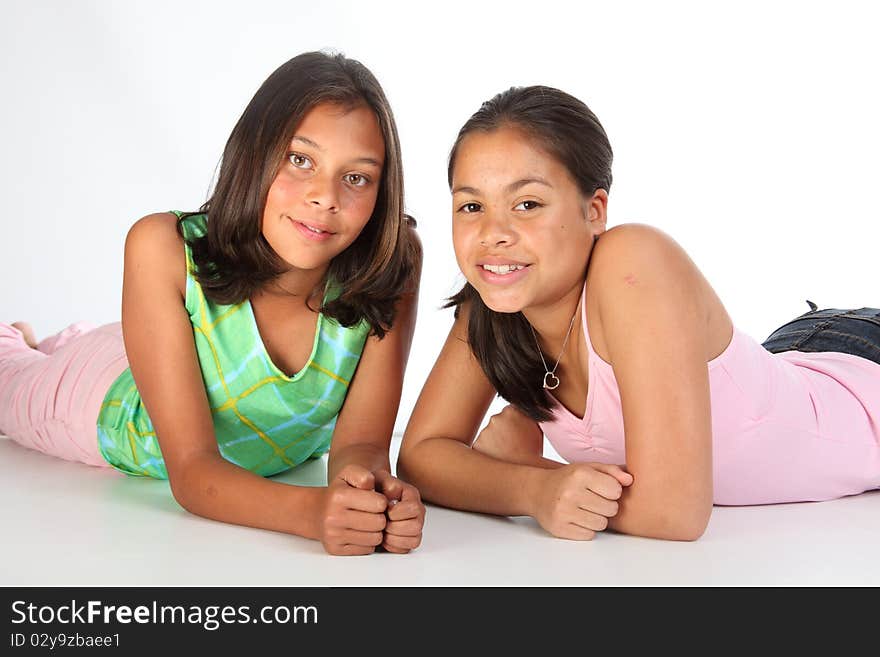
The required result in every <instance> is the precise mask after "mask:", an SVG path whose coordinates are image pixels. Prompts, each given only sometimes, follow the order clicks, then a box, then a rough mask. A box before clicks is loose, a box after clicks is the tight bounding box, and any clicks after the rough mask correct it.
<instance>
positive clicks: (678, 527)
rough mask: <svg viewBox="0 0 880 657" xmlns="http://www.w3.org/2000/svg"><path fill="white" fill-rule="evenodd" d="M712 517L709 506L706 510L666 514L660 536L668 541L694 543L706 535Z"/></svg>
mask: <svg viewBox="0 0 880 657" xmlns="http://www.w3.org/2000/svg"><path fill="white" fill-rule="evenodd" d="M711 515H712V507H711V505H710V506H709V507H708V508H707V509H705V510H704V509H688V510H686V511H681V512H678V513H672V514H668V515H667V517H666V518H664V519H663V522H662V530H661V532H660V533H661V534H662V535H661V536H658V538H665V539H666V540H670V541H687V542H691V541H696V540H697V539H699V538H700V537H701V536H702V535H703V534H705V533H706V528H707V527H708V526H709V518H710V516H711Z"/></svg>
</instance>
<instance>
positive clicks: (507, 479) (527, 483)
mask: <svg viewBox="0 0 880 657" xmlns="http://www.w3.org/2000/svg"><path fill="white" fill-rule="evenodd" d="M535 458H536V460H537V459H538V458H540V457H535ZM541 460H542V461H549V460H548V459H541ZM549 462H550V463H552V461H549ZM397 467H398V476H400V477H401V478H403V479H405V480H407V481H409V482H410V483H411V484H413V485H414V486H415V487H416V488H418V489H419V493H420V494H421V496H422V499H423V500H426V501H430V502H434V503H436V504H440V505H442V506H447V507H451V508H454V509H462V510H464V511H478V512H481V513H491V514H495V515H503V516H524V515H533V514H534V501H535V498H536V492H535V491H536V490H537V488H538V487H539V486H540V480H541V477H542V475H543V473H544V471H545V468H546V467H547V466H543V465H542V466H538V465H523V464H519V463H509V462H505V461H499V460H497V459H494V458H491V457H489V456H486V455H484V454H481V453H479V452H477V451H475V450H473V449H471V448H470V447H468V446H467V445H465V444H463V443H461V442H459V441H457V440H453V439H451V438H426V439H424V440H422V441H420V442H419V443H418V444H416V445H413V446H412V447H411V448H410V449H409V450H407V451H406V453H404V454H403V455H402V458H401V459H400V461H399V462H398V465H397Z"/></svg>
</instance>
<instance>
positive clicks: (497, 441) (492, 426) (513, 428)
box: [471, 405, 544, 465]
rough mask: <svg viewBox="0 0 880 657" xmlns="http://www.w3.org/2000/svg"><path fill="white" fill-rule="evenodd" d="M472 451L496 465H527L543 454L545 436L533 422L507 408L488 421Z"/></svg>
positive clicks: (514, 408) (513, 408)
mask: <svg viewBox="0 0 880 657" xmlns="http://www.w3.org/2000/svg"><path fill="white" fill-rule="evenodd" d="M471 447H473V449H474V450H475V451H477V452H480V453H482V454H485V455H486V456H491V457H492V458H494V459H498V460H499V461H507V462H509V463H521V464H525V465H529V464H532V463H534V461H535V459H537V458H541V456H542V455H543V453H544V432H542V431H541V427H539V426H538V423H537V422H535V421H534V420H533V419H532V418H530V417H529V416H527V415H526V414H525V413H523V412H522V411H520V410H519V409H518V408H516V407H515V406H513V405H509V406H505V407H504V409H503V410H502V411H501V412H500V413H497V414H495V415H493V416H492V417H491V418H489V423H488V424H487V425H486V426H485V427H484V428H483V430H482V431H480V433H479V434H477V437H476V439H475V440H474V442H473V443H472V445H471Z"/></svg>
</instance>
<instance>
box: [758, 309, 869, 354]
mask: <svg viewBox="0 0 880 657" xmlns="http://www.w3.org/2000/svg"><path fill="white" fill-rule="evenodd" d="M807 303H808V304H809V305H810V310H809V312H806V313H804V314H803V315H801V316H800V317H796V318H795V319H793V320H791V321H790V322H788V323H787V324H783V325H782V326H780V327H779V328H778V329H776V330H775V331H773V333H771V334H770V337H769V338H767V339H766V340H765V341H764V342H763V347H764V348H765V349H767V351H770V352H771V353H774V354H776V353H779V352H781V351H838V352H842V353H844V354H852V355H854V356H861V357H862V358H867V359H868V360H871V361H874V362H875V363H878V364H880V308H858V309H856V310H841V309H839V308H824V309H822V310H819V309H818V307H817V306H816V304H814V303H813V302H812V301H807Z"/></svg>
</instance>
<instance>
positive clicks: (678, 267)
mask: <svg viewBox="0 0 880 657" xmlns="http://www.w3.org/2000/svg"><path fill="white" fill-rule="evenodd" d="M591 260H592V261H593V262H592V264H591V265H590V273H591V275H595V276H597V277H598V278H601V279H604V281H605V282H606V283H607V282H611V280H614V279H616V280H617V281H622V282H625V283H627V284H628V285H634V284H637V283H638V282H639V281H638V275H639V273H641V272H644V273H646V274H648V273H650V274H651V275H652V276H654V277H656V276H662V275H676V274H678V275H683V274H688V273H691V274H692V273H694V272H695V270H696V265H694V262H693V261H692V260H691V258H690V257H689V256H688V254H687V253H686V252H685V250H684V249H683V248H682V247H681V246H680V245H679V244H678V242H676V241H675V240H674V239H673V238H672V237H670V236H669V235H668V234H667V233H664V232H663V231H662V230H660V229H659V228H655V227H654V226H649V225H647V224H637V223H630V224H621V225H619V226H615V227H614V228H609V229H608V230H607V231H605V232H604V233H602V235H601V236H600V237H599V239H598V240H597V242H596V245H595V247H594V251H593V255H592V257H591Z"/></svg>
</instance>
